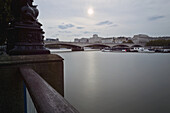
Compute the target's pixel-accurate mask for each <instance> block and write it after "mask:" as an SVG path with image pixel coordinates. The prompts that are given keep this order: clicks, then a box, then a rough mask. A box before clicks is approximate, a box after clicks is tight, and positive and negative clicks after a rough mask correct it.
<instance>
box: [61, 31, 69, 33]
mask: <svg viewBox="0 0 170 113" xmlns="http://www.w3.org/2000/svg"><path fill="white" fill-rule="evenodd" d="M58 32H59V33H72V32H71V31H58Z"/></svg>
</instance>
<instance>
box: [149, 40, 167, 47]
mask: <svg viewBox="0 0 170 113" xmlns="http://www.w3.org/2000/svg"><path fill="white" fill-rule="evenodd" d="M146 46H170V40H164V39H159V40H152V41H149V42H148V43H146Z"/></svg>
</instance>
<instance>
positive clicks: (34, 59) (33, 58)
mask: <svg viewBox="0 0 170 113" xmlns="http://www.w3.org/2000/svg"><path fill="white" fill-rule="evenodd" d="M62 60H64V59H63V58H62V57H61V56H59V55H54V54H48V55H17V56H9V55H1V56H0V66H2V65H14V64H30V63H44V62H57V61H62Z"/></svg>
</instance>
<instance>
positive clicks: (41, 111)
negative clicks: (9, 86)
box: [20, 67, 79, 113]
mask: <svg viewBox="0 0 170 113" xmlns="http://www.w3.org/2000/svg"><path fill="white" fill-rule="evenodd" d="M20 73H21V75H22V78H23V80H24V83H25V85H26V87H27V89H28V92H29V94H30V96H31V98H32V101H33V103H34V105H35V108H36V110H37V112H38V113H79V112H78V111H77V110H76V109H75V108H74V107H73V106H72V105H71V104H69V103H68V102H67V101H66V100H65V99H64V98H63V97H62V96H61V95H60V94H59V93H58V92H57V91H56V90H55V89H53V88H52V87H51V86H50V85H49V84H48V83H47V82H46V81H45V80H44V79H43V78H41V77H40V76H39V75H38V74H37V73H36V72H35V71H34V70H33V69H31V68H28V67H21V68H20Z"/></svg>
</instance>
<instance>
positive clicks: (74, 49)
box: [71, 47, 84, 51]
mask: <svg viewBox="0 0 170 113" xmlns="http://www.w3.org/2000/svg"><path fill="white" fill-rule="evenodd" d="M71 50H72V51H84V48H83V47H72V48H71Z"/></svg>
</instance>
